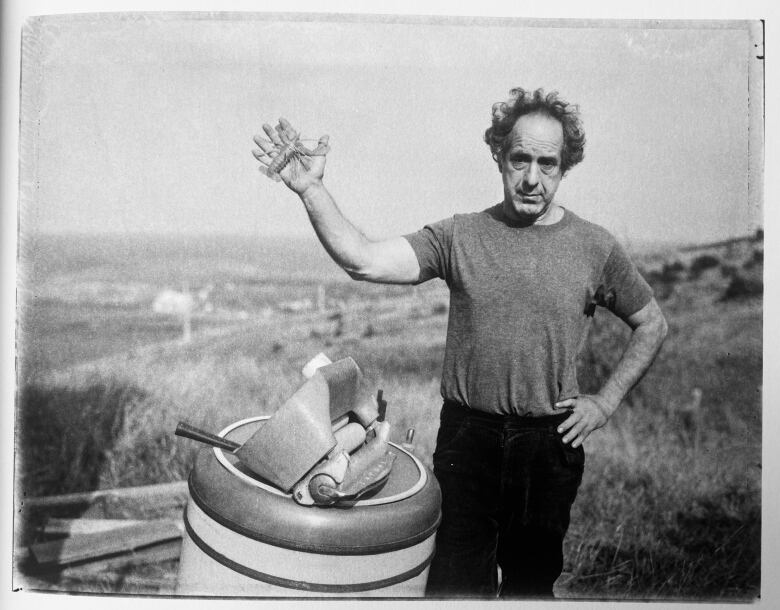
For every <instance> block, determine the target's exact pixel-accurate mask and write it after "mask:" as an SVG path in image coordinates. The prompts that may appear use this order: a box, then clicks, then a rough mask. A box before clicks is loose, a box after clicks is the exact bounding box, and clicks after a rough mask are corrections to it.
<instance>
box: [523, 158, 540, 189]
mask: <svg viewBox="0 0 780 610" xmlns="http://www.w3.org/2000/svg"><path fill="white" fill-rule="evenodd" d="M523 183H524V185H525V186H526V187H529V188H534V187H535V186H536V185H537V184H539V166H538V165H537V164H536V163H529V164H528V168H527V169H526V170H525V175H524V176H523Z"/></svg>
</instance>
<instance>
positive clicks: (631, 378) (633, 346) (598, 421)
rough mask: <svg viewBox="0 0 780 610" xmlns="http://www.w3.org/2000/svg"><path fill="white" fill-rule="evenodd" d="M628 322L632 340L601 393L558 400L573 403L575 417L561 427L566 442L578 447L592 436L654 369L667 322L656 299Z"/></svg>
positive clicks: (558, 405)
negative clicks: (645, 375) (652, 366)
mask: <svg viewBox="0 0 780 610" xmlns="http://www.w3.org/2000/svg"><path fill="white" fill-rule="evenodd" d="M625 321H626V323H628V325H629V326H630V327H631V329H632V331H633V332H632V333H631V339H630V340H629V342H628V346H627V347H626V350H625V352H623V356H622V357H621V358H620V361H619V362H618V364H617V366H616V367H615V369H614V370H613V371H612V374H611V375H610V376H609V378H608V379H607V381H606V382H605V383H604V385H603V386H602V388H601V390H600V391H599V393H598V394H595V395H587V394H583V395H580V396H578V397H577V398H570V399H567V400H564V401H561V402H559V403H557V404H556V405H555V406H556V407H569V406H573V407H574V409H573V411H572V414H571V416H569V417H568V418H567V419H566V421H564V422H563V423H562V424H561V425H560V427H559V428H558V432H560V433H562V434H564V437H563V441H564V442H565V443H568V442H571V444H572V447H577V446H579V445H581V444H582V442H583V441H584V440H585V439H586V438H587V437H588V435H589V434H590V433H591V432H593V431H594V430H596V429H597V428H600V427H602V426H603V425H604V424H606V423H607V420H608V419H609V418H610V417H611V416H612V414H613V413H614V412H615V410H616V409H617V408H618V406H619V405H620V403H621V402H622V401H623V399H624V398H625V397H626V394H628V392H629V391H630V390H631V388H633V387H634V386H635V385H636V384H637V383H638V382H639V380H640V379H641V378H642V376H643V375H644V374H645V372H647V369H648V368H650V365H651V364H652V363H653V360H654V359H655V356H656V354H657V353H658V350H659V349H661V344H662V343H663V341H664V338H665V337H666V331H667V325H666V320H665V319H664V316H663V313H661V309H660V308H659V307H658V303H656V301H655V299H652V300H651V301H650V302H649V303H648V304H647V305H645V306H644V307H643V308H642V309H640V310H639V311H638V312H636V313H635V314H633V315H631V316H629V318H628V319H627V320H625Z"/></svg>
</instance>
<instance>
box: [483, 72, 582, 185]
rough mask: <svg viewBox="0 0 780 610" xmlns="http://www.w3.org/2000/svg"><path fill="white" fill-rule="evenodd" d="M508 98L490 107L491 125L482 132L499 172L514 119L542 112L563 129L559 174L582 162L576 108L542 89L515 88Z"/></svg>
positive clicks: (555, 93)
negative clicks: (491, 109)
mask: <svg viewBox="0 0 780 610" xmlns="http://www.w3.org/2000/svg"><path fill="white" fill-rule="evenodd" d="M509 95H510V97H509V99H508V100H507V101H506V102H498V103H496V104H493V123H492V125H491V126H490V127H489V128H488V129H487V131H485V143H486V144H487V145H488V146H490V153H491V154H492V155H493V160H494V161H495V162H496V163H498V169H499V171H500V170H501V159H502V157H503V155H504V150H505V146H506V145H507V144H508V138H509V135H510V134H511V133H512V129H513V128H514V126H515V123H516V122H517V119H519V118H520V117H521V116H523V115H525V114H531V113H533V112H542V113H544V114H546V115H548V116H549V117H551V118H553V119H556V120H557V121H559V122H560V124H561V125H562V126H563V150H562V151H561V172H562V173H563V174H565V173H566V172H567V171H569V170H570V169H571V168H572V167H574V166H575V165H577V163H579V162H580V161H582V159H583V157H584V156H585V152H584V151H585V132H584V131H583V129H582V121H581V120H580V110H579V107H578V106H576V105H574V104H569V103H568V102H565V101H564V100H562V99H560V98H559V97H558V92H557V91H551V92H550V93H545V92H544V89H537V90H536V91H534V92H533V93H531V92H530V91H526V90H525V89H522V88H521V87H516V88H515V89H512V90H511V91H510V92H509Z"/></svg>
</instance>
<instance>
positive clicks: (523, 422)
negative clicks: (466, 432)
mask: <svg viewBox="0 0 780 610" xmlns="http://www.w3.org/2000/svg"><path fill="white" fill-rule="evenodd" d="M569 415H571V411H569V410H566V411H563V412H561V413H556V414H555V415H542V416H539V417H532V416H530V415H499V414H497V413H486V412H485V411H479V410H477V409H472V408H470V407H466V406H464V405H462V404H460V403H459V402H456V401H454V400H445V401H444V405H443V406H442V409H441V416H442V418H445V417H447V418H453V419H461V418H464V417H468V418H469V419H473V420H478V421H482V422H486V423H490V424H495V425H498V426H502V425H504V424H512V425H513V426H521V427H525V428H554V427H555V426H557V425H558V424H560V423H561V422H562V421H564V420H565V419H566V418H567V417H569Z"/></svg>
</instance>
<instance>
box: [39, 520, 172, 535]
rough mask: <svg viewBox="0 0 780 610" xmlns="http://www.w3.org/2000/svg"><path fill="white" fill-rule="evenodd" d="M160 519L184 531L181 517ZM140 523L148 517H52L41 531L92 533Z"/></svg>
mask: <svg viewBox="0 0 780 610" xmlns="http://www.w3.org/2000/svg"><path fill="white" fill-rule="evenodd" d="M160 521H166V522H169V523H172V524H174V525H176V527H177V528H178V529H179V531H180V532H182V533H183V532H184V522H183V521H182V520H181V519H179V520H173V519H160ZM142 523H149V519H85V518H76V519H61V518H55V517H52V518H50V519H48V520H47V521H46V523H45V524H44V526H43V533H44V534H45V535H47V536H62V535H65V536H71V535H75V534H94V533H97V532H106V531H110V530H113V529H119V528H122V527H129V526H131V525H140V524H142Z"/></svg>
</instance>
